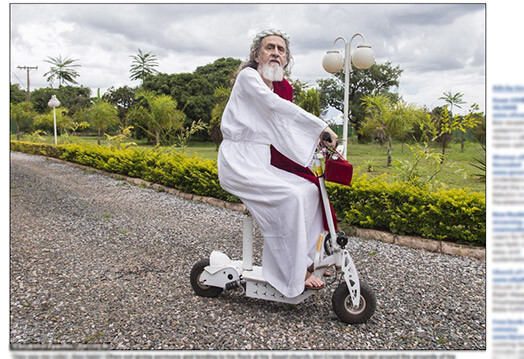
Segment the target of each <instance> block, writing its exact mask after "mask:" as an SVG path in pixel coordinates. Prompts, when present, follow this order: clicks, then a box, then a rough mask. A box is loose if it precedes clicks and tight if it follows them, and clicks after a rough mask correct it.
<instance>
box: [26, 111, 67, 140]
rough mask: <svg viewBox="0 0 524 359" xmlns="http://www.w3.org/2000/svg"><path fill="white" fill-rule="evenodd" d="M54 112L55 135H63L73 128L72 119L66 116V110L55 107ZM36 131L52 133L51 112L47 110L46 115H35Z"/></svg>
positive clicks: (52, 120)
mask: <svg viewBox="0 0 524 359" xmlns="http://www.w3.org/2000/svg"><path fill="white" fill-rule="evenodd" d="M55 111H56V129H57V134H63V133H65V132H67V130H69V129H71V127H72V126H73V119H72V118H71V117H69V116H67V109H66V108H63V107H57V108H56V109H55ZM34 128H35V129H36V130H43V131H45V132H47V133H54V119H53V110H52V109H49V110H48V111H47V113H45V114H41V115H37V116H36V117H35V121H34Z"/></svg>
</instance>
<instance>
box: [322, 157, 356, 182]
mask: <svg viewBox="0 0 524 359" xmlns="http://www.w3.org/2000/svg"><path fill="white" fill-rule="evenodd" d="M324 177H325V178H326V181H329V182H335V183H339V184H343V185H346V186H349V185H351V179H352V178H353V165H352V164H351V163H349V162H348V161H346V160H345V159H344V157H342V156H341V155H340V153H338V152H337V151H333V153H332V154H331V155H329V157H328V158H327V159H326V168H325V170H324Z"/></svg>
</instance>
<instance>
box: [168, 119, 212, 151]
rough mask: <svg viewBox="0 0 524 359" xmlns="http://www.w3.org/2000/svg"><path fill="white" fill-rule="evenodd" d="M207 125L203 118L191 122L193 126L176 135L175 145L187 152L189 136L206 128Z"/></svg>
mask: <svg viewBox="0 0 524 359" xmlns="http://www.w3.org/2000/svg"><path fill="white" fill-rule="evenodd" d="M206 129H207V126H206V125H205V124H204V122H202V120H198V121H193V122H191V126H189V127H186V128H183V129H182V130H180V131H179V132H178V134H177V136H176V139H175V144H174V146H175V147H176V148H179V149H180V150H181V151H182V152H185V150H186V147H187V143H188V142H189V138H190V137H191V136H192V135H194V134H195V133H197V132H199V131H203V130H206Z"/></svg>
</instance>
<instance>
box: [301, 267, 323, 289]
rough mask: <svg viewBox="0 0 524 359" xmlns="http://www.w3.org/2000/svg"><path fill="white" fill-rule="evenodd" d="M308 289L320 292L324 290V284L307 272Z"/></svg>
mask: <svg viewBox="0 0 524 359" xmlns="http://www.w3.org/2000/svg"><path fill="white" fill-rule="evenodd" d="M305 287H306V289H312V290H319V289H322V288H324V282H322V280H321V279H320V278H319V277H317V276H316V275H314V274H313V273H311V272H308V271H306V281H305Z"/></svg>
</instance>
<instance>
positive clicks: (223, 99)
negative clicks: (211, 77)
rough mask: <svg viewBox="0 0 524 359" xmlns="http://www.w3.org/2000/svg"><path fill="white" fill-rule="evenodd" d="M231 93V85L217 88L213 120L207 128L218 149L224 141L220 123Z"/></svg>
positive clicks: (212, 114)
mask: <svg viewBox="0 0 524 359" xmlns="http://www.w3.org/2000/svg"><path fill="white" fill-rule="evenodd" d="M230 95H231V88H230V87H223V86H220V87H218V88H217V89H215V106H214V107H213V111H211V121H209V127H208V129H207V131H208V133H209V136H210V137H211V140H212V141H213V142H214V143H215V144H216V150H217V151H218V146H220V143H221V142H222V131H221V130H220V124H221V123H222V114H223V113H224V109H225V108H226V105H227V102H228V101H229V96H230Z"/></svg>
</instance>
